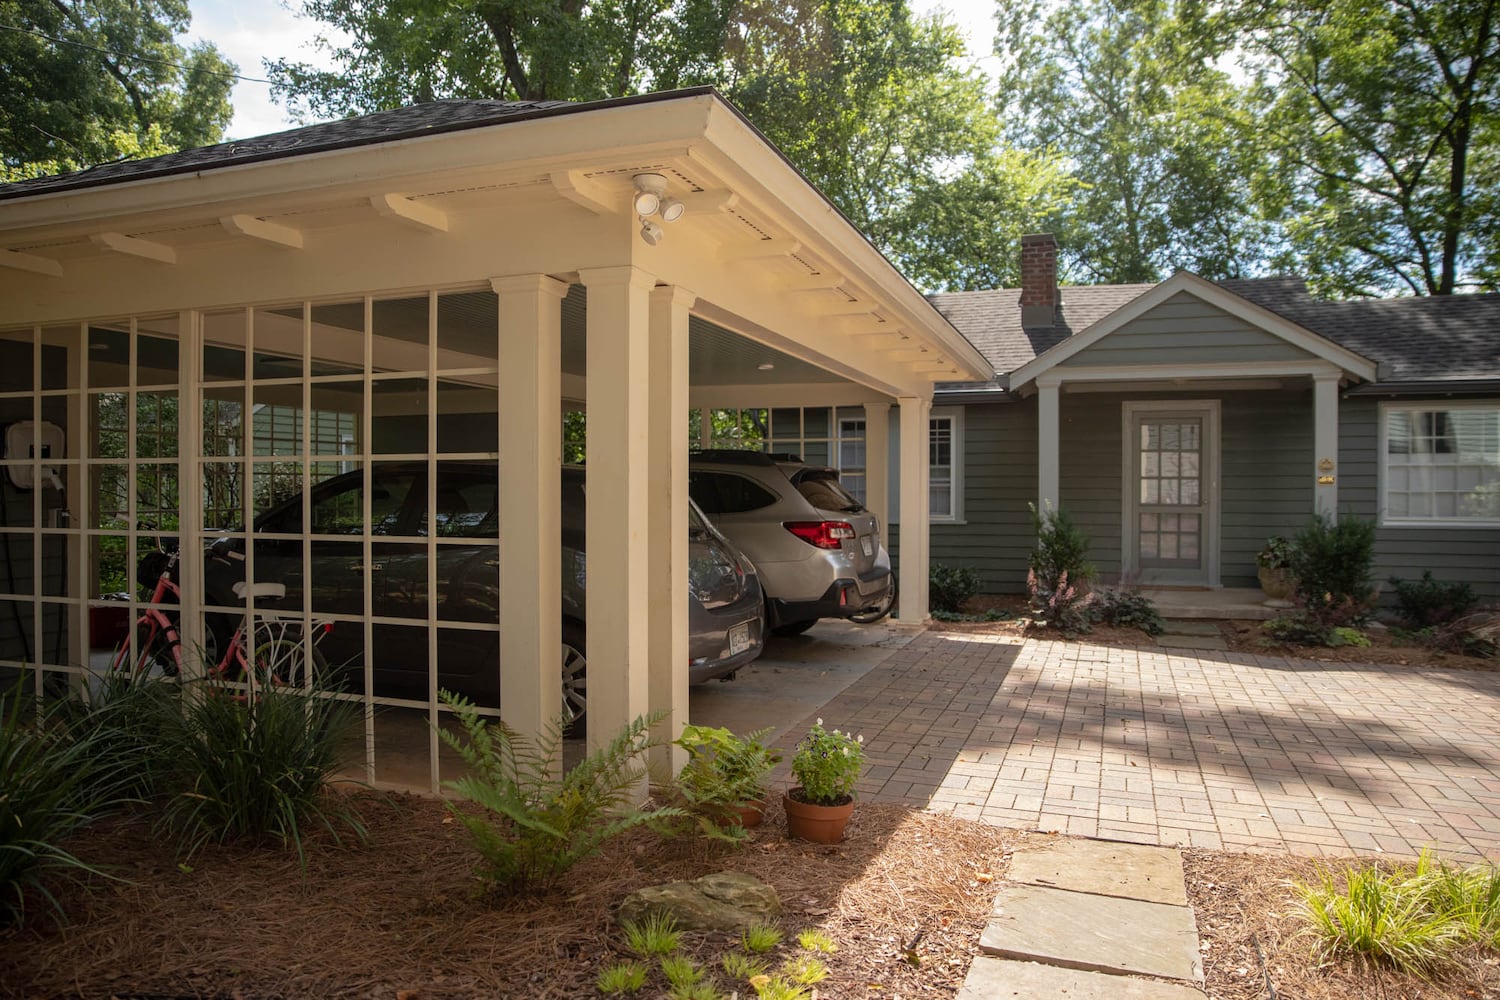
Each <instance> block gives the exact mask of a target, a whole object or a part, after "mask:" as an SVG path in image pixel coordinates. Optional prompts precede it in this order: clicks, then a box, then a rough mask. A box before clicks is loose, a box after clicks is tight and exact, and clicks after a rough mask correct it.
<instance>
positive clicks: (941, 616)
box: [932, 608, 1016, 622]
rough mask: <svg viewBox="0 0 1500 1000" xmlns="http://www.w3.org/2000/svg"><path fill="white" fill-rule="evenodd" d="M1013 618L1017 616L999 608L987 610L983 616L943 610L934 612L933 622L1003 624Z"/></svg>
mask: <svg viewBox="0 0 1500 1000" xmlns="http://www.w3.org/2000/svg"><path fill="white" fill-rule="evenodd" d="M1013 617H1016V616H1014V615H1008V614H1006V613H1005V612H1004V611H1001V610H1000V609H999V608H986V609H985V612H984V614H982V615H963V614H956V613H954V612H952V611H942V610H937V611H933V612H932V619H933V621H939V622H1003V621H1009V620H1010V619H1011V618H1013Z"/></svg>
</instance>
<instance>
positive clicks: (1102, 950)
mask: <svg viewBox="0 0 1500 1000" xmlns="http://www.w3.org/2000/svg"><path fill="white" fill-rule="evenodd" d="M980 949H981V950H982V951H983V952H984V955H983V956H981V957H980V958H978V959H976V960H975V961H974V964H973V965H972V966H971V967H970V969H969V975H968V978H967V979H966V980H965V981H964V987H963V990H962V991H960V993H959V995H958V1000H1001V998H1006V997H1034V998H1038V1000H1040V998H1044V997H1067V998H1070V1000H1111V998H1122V1000H1199V998H1201V997H1202V996H1203V993H1202V992H1201V991H1200V990H1198V989H1195V988H1194V987H1193V986H1192V985H1190V984H1201V983H1202V982H1203V963H1202V961H1201V959H1200V958H1199V954H1198V925H1197V923H1196V921H1195V920H1194V919H1193V911H1192V908H1191V907H1189V906H1188V905H1187V890H1186V886H1185V884H1184V881H1183V875H1182V857H1181V855H1179V854H1178V853H1177V852H1176V851H1173V850H1170V849H1168V848H1162V847H1148V846H1142V845H1137V844H1117V843H1109V842H1106V841H1097V840H1058V841H1056V842H1054V843H1052V844H1049V845H1047V846H1046V847H1042V848H1040V849H1037V850H1031V851H1023V852H1020V853H1018V854H1016V855H1015V857H1013V858H1012V859H1011V869H1010V874H1009V884H1007V885H1005V886H1004V887H1002V888H1001V890H1000V893H999V895H998V896H997V897H996V899H995V907H994V911H993V913H992V915H991V917H990V922H989V925H988V926H987V927H986V928H985V931H984V934H983V935H982V936H981V938H980ZM1139 976H1151V977H1156V978H1154V979H1142V978H1135V977H1139ZM1161 980H1175V981H1176V982H1162V981H1161Z"/></svg>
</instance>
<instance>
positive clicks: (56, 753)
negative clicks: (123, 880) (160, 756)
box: [0, 677, 130, 925]
mask: <svg viewBox="0 0 1500 1000" xmlns="http://www.w3.org/2000/svg"><path fill="white" fill-rule="evenodd" d="M25 683H26V678H25V677H23V678H22V680H21V682H19V683H17V684H16V685H15V686H14V687H12V688H11V689H10V690H9V691H8V692H6V693H4V694H3V695H0V925H4V924H6V923H9V922H11V921H12V920H20V919H21V918H22V917H24V916H25V906H26V897H27V894H28V893H29V892H35V893H36V894H37V895H39V896H40V897H41V898H42V899H44V900H45V901H46V902H47V903H49V904H50V905H51V907H52V909H53V911H54V913H55V914H56V915H57V917H58V918H59V919H61V918H62V916H63V910H62V906H61V904H60V903H59V902H58V901H57V898H56V897H55V896H53V895H52V893H51V891H50V890H49V889H48V887H47V883H46V876H48V875H61V876H63V877H64V878H69V879H76V878H78V877H80V876H83V875H90V874H92V875H98V874H101V872H99V871H98V870H97V869H96V868H94V867H92V866H90V865H89V864H88V863H87V862H85V861H83V860H81V859H80V858H78V857H77V856H76V855H74V854H72V853H71V852H69V851H68V850H67V849H65V848H64V847H63V846H62V845H63V844H64V842H66V841H67V839H68V838H69V837H71V836H72V835H74V834H76V833H77V832H78V831H80V830H82V829H83V828H85V827H87V826H88V825H89V824H90V823H92V822H94V821H95V820H97V819H98V818H99V817H101V816H103V815H105V814H106V813H108V812H109V811H110V810H111V809H113V808H115V807H116V806H118V805H120V804H121V803H122V802H124V801H125V800H126V799H127V798H128V797H129V791H130V780H129V768H128V766H127V764H128V762H127V761H125V760H124V759H123V758H122V757H121V756H120V755H119V753H118V752H116V750H115V749H114V748H113V747H111V745H110V743H109V741H107V740H105V739H103V738H101V737H100V736H99V734H98V730H97V729H95V728H93V727H91V726H88V725H87V724H85V723H84V722H82V721H78V720H74V721H73V722H72V723H71V724H69V721H68V719H67V717H66V716H67V711H68V710H67V709H66V708H65V707H64V706H62V705H60V704H59V705H57V706H52V707H48V708H45V709H42V710H41V711H40V712H39V711H38V709H37V704H36V700H35V698H34V697H33V696H32V695H31V693H30V692H27V691H25V690H24V685H25Z"/></svg>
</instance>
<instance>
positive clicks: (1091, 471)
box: [930, 234, 1500, 597]
mask: <svg viewBox="0 0 1500 1000" xmlns="http://www.w3.org/2000/svg"><path fill="white" fill-rule="evenodd" d="M1056 261H1057V244H1056V241H1055V240H1054V239H1053V237H1051V236H1050V235H1045V234H1042V235H1036V236H1028V237H1026V238H1025V239H1024V240H1023V246H1022V287H1021V288H1019V289H999V290H994V291H983V292H957V293H948V294H939V295H934V296H931V301H932V303H933V305H934V306H935V307H936V308H937V309H938V310H939V311H940V312H941V313H942V314H943V315H944V316H945V317H946V318H947V319H948V320H949V322H951V323H952V324H953V325H954V326H955V327H956V328H957V329H958V330H959V331H960V332H961V333H963V334H964V335H965V336H966V337H967V338H968V339H969V340H970V341H971V342H973V343H974V345H975V346H976V347H978V348H979V349H980V350H981V351H982V352H983V353H984V354H985V356H986V357H987V358H988V359H989V360H990V361H991V362H992V363H993V364H994V366H995V370H996V375H995V377H994V378H993V379H991V380H989V381H987V382H983V383H948V384H943V385H940V386H938V387H937V390H936V392H935V395H934V399H933V411H932V412H933V433H934V435H935V437H934V442H936V441H937V440H938V438H937V436H936V435H938V433H939V432H941V435H942V437H943V440H944V442H945V444H944V447H945V448H952V450H953V452H954V453H955V454H954V457H953V458H951V459H947V460H945V462H944V463H941V464H944V465H945V468H952V469H953V470H954V473H953V479H954V481H953V488H952V491H951V495H952V497H953V502H952V503H951V504H949V505H948V506H947V508H946V510H943V509H940V508H939V507H937V506H936V505H934V508H933V514H932V524H931V535H930V549H931V558H932V560H933V561H934V562H939V563H945V564H949V565H955V566H969V567H972V568H974V569H976V570H978V571H979V573H980V574H981V576H982V578H983V580H984V583H985V589H986V590H989V591H991V592H997V593H1003V592H1009V591H1018V590H1021V589H1023V587H1024V582H1025V577H1026V562H1027V556H1028V553H1029V552H1030V550H1031V547H1032V545H1033V538H1034V535H1033V529H1032V524H1031V515H1030V511H1029V508H1028V505H1029V504H1031V503H1035V502H1036V501H1037V500H1038V499H1040V500H1041V501H1042V502H1043V503H1050V504H1052V505H1055V506H1057V507H1059V508H1061V509H1064V510H1066V511H1067V512H1068V513H1069V514H1070V515H1071V516H1072V518H1073V519H1074V520H1075V521H1076V522H1077V523H1078V524H1079V526H1080V527H1082V528H1083V530H1084V531H1086V532H1087V534H1088V535H1089V538H1090V541H1091V550H1090V557H1091V558H1092V559H1093V561H1094V562H1095V563H1096V564H1097V565H1098V567H1099V569H1100V571H1101V573H1102V574H1103V575H1104V577H1105V578H1106V579H1115V580H1118V579H1126V580H1133V581H1139V582H1140V583H1142V584H1144V585H1163V586H1188V587H1221V586H1222V587H1253V586H1255V585H1256V564H1255V556H1256V553H1257V552H1258V551H1259V550H1260V549H1261V548H1262V546H1263V545H1264V544H1265V541H1266V539H1267V538H1268V537H1269V536H1272V535H1291V534H1294V533H1295V532H1296V531H1297V530H1298V529H1300V528H1301V527H1302V526H1304V525H1305V524H1306V523H1307V521H1308V520H1309V518H1310V517H1311V515H1312V514H1313V513H1314V512H1315V511H1322V512H1325V513H1327V514H1330V515H1334V516H1348V515H1355V516H1359V517H1363V518H1369V519H1373V520H1374V521H1375V522H1376V525H1377V531H1376V538H1377V560H1378V562H1377V573H1378V575H1379V578H1381V579H1384V578H1385V577H1386V576H1390V575H1397V576H1402V577H1415V576H1420V574H1421V572H1422V571H1423V570H1426V569H1430V570H1432V571H1433V573H1434V574H1435V575H1436V576H1437V577H1438V578H1440V579H1445V580H1452V581H1466V582H1468V583H1470V584H1472V585H1473V586H1474V587H1475V589H1476V590H1478V591H1480V592H1481V593H1483V594H1485V595H1488V596H1490V597H1495V596H1500V295H1458V296H1448V297H1427V298H1401V299H1380V300H1359V301H1345V302H1332V301H1326V300H1322V299H1319V298H1316V297H1314V296H1313V295H1311V294H1309V292H1308V291H1307V289H1306V286H1305V285H1304V284H1303V283H1302V282H1301V281H1300V280H1295V279H1286V278H1271V279H1261V280H1237V281H1220V282H1210V281H1206V280H1204V279H1202V278H1199V277H1197V276H1195V275H1192V274H1189V273H1186V272H1179V273H1178V274H1175V275H1173V276H1172V277H1170V278H1168V279H1166V280H1165V281H1162V282H1159V283H1156V284H1136V285H1112V286H1093V287H1088V286H1077V287H1075V286H1065V287H1060V286H1059V285H1058V282H1057V266H1056ZM934 481H936V479H935V480H934Z"/></svg>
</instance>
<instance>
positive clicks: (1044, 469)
mask: <svg viewBox="0 0 1500 1000" xmlns="http://www.w3.org/2000/svg"><path fill="white" fill-rule="evenodd" d="M1036 388H1037V399H1036V414H1037V430H1036V469H1037V477H1036V478H1037V492H1036V510H1037V513H1038V514H1045V513H1046V511H1047V509H1048V508H1049V507H1051V508H1052V509H1054V510H1055V509H1057V508H1058V507H1059V505H1060V504H1061V501H1062V496H1061V493H1062V486H1061V483H1062V457H1061V452H1062V421H1061V418H1060V416H1059V407H1058V390H1059V388H1060V383H1059V382H1058V381H1056V380H1051V379H1048V380H1045V381H1044V380H1043V379H1041V378H1039V379H1037V382H1036Z"/></svg>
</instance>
